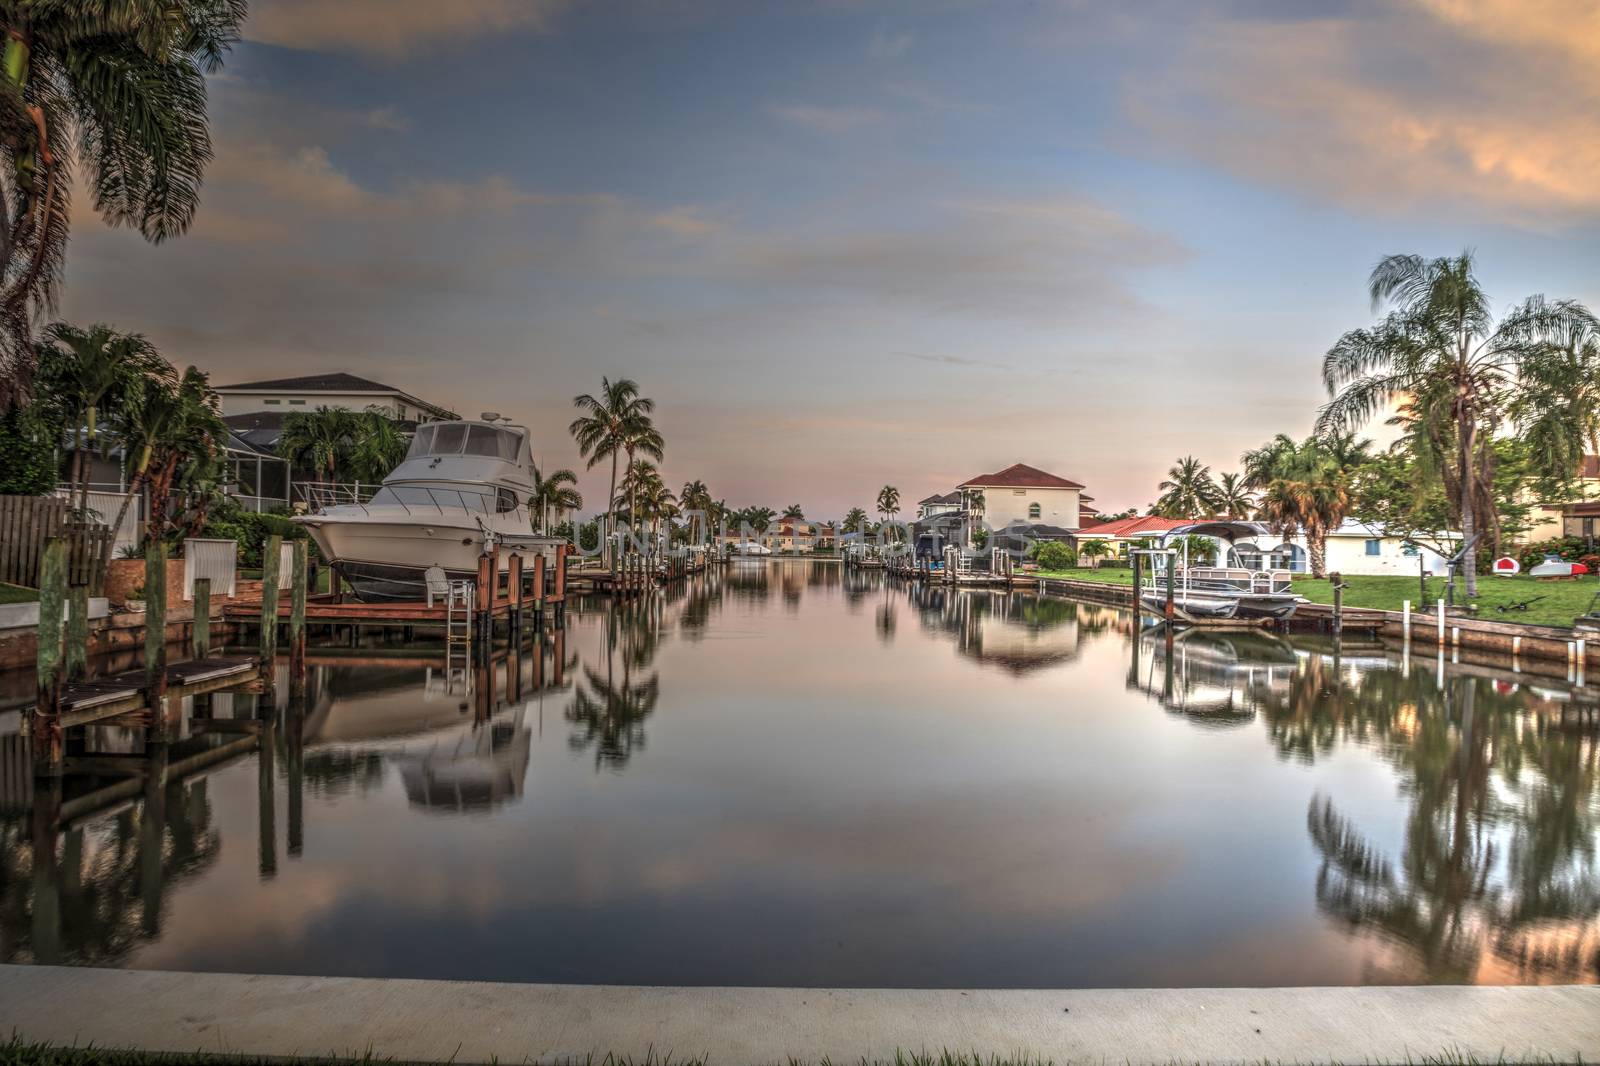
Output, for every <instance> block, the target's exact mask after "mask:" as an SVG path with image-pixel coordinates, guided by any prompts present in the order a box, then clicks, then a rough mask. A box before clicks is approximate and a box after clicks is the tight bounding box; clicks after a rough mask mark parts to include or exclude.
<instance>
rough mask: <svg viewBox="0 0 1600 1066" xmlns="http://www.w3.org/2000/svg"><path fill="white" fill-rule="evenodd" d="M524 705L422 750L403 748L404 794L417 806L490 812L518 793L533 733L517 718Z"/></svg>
mask: <svg viewBox="0 0 1600 1066" xmlns="http://www.w3.org/2000/svg"><path fill="white" fill-rule="evenodd" d="M524 713H526V711H525V708H522V707H518V708H517V709H516V710H515V711H514V712H513V713H512V714H511V715H510V716H509V717H506V718H496V719H492V720H490V721H488V722H485V723H482V724H481V725H478V726H476V727H474V728H471V729H463V730H462V731H461V732H459V733H457V734H456V736H455V737H454V739H448V738H446V739H440V740H439V741H437V742H435V743H434V744H433V746H432V747H430V748H428V749H427V750H425V751H415V752H408V753H407V754H406V755H405V756H403V757H402V760H403V761H402V762H401V764H400V780H401V781H402V782H404V783H405V788H406V798H407V799H409V800H410V801H411V802H412V803H414V804H416V805H417V806H419V807H431V808H433V809H435V810H446V811H481V810H491V809H493V808H495V807H498V806H500V805H501V804H504V803H506V802H507V801H508V800H514V799H517V798H519V797H521V795H522V782H523V779H524V778H525V777H526V776H527V774H528V759H529V752H530V749H531V747H532V745H533V734H532V733H530V732H529V731H528V728H527V726H525V725H524V724H523V722H522V717H523V715H524Z"/></svg>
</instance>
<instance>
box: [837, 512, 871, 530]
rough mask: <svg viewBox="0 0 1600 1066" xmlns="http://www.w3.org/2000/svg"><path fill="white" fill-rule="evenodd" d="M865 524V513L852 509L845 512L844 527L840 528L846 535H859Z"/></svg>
mask: <svg viewBox="0 0 1600 1066" xmlns="http://www.w3.org/2000/svg"><path fill="white" fill-rule="evenodd" d="M866 524H867V512H865V511H863V510H862V509H861V508H859V507H852V508H850V510H848V511H846V512H845V516H844V525H843V526H842V527H841V528H842V529H843V531H844V532H846V533H860V532H861V530H862V527H863V526H865V525H866Z"/></svg>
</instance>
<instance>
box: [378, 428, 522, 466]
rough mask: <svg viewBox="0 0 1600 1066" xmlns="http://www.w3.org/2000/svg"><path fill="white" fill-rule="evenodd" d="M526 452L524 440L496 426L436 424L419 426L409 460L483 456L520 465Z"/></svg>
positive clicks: (408, 456) (413, 439)
mask: <svg viewBox="0 0 1600 1066" xmlns="http://www.w3.org/2000/svg"><path fill="white" fill-rule="evenodd" d="M521 450H522V436H521V435H520V434H518V433H514V432H512V431H511V430H508V429H496V428H495V427H494V426H468V425H464V424H463V423H460V422H436V423H434V424H432V425H427V426H418V427H417V432H416V434H415V435H414V436H413V437H412V438H411V448H410V450H409V451H407V452H406V457H407V458H408V459H415V458H418V457H419V456H425V455H460V454H462V452H463V451H465V453H466V454H467V455H481V456H484V457H486V458H490V459H501V460H504V461H505V462H508V463H514V462H516V461H517V458H518V455H519V453H520V452H521Z"/></svg>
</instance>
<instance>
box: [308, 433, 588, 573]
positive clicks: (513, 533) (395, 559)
mask: <svg viewBox="0 0 1600 1066" xmlns="http://www.w3.org/2000/svg"><path fill="white" fill-rule="evenodd" d="M532 492H533V456H532V453H531V452H530V451H529V448H528V431H527V429H525V428H524V427H522V426H517V425H512V424H511V423H510V422H509V421H507V420H505V419H502V418H501V417H500V416H498V415H495V414H485V415H484V416H483V417H482V418H481V419H478V420H475V421H474V420H467V421H459V422H432V423H429V424H427V425H423V426H419V427H417V432H416V435H415V436H414V437H412V439H411V449H410V451H408V452H407V453H406V457H405V459H404V460H403V461H402V462H401V463H400V465H399V466H397V467H395V468H394V470H393V471H391V472H390V473H389V476H388V477H386V478H384V479H383V486H382V487H381V488H379V489H378V491H377V493H375V494H374V495H373V497H372V498H371V499H370V500H366V501H364V502H358V501H354V500H352V499H350V498H349V497H348V496H346V497H344V498H343V499H341V498H339V497H338V496H337V495H335V494H334V493H332V492H322V493H319V492H317V491H316V490H315V489H313V490H312V493H311V502H312V505H313V509H312V512H311V513H310V514H306V515H300V516H298V517H296V518H295V519H294V520H295V521H296V522H298V523H300V524H301V525H303V526H305V527H306V529H307V530H308V531H309V532H310V534H311V537H312V539H314V540H315V541H316V542H317V547H318V549H320V550H321V552H322V554H323V556H324V557H325V558H326V559H328V560H329V561H330V563H331V565H332V566H333V568H334V569H335V570H337V571H338V572H339V574H340V575H341V576H342V577H343V578H344V579H345V580H346V581H347V582H349V583H350V586H351V587H352V588H353V589H354V590H355V594H356V595H357V596H358V597H360V598H361V599H362V600H365V601H369V602H370V601H383V600H420V599H422V598H423V597H424V595H425V586H424V583H423V575H424V573H425V572H426V571H427V569H428V568H429V567H431V566H438V567H441V568H442V569H443V570H444V571H445V573H446V574H447V575H449V577H450V578H452V579H465V578H470V577H472V576H473V575H475V574H477V572H478V557H479V556H480V555H482V554H483V553H484V551H485V550H486V549H487V548H488V547H489V546H493V545H497V546H499V548H500V549H501V556H500V565H501V568H502V569H504V568H506V567H508V566H509V565H510V554H511V552H513V551H515V552H520V553H522V554H523V555H524V556H531V555H536V554H542V555H544V556H545V557H546V560H547V564H548V561H553V560H554V558H555V553H556V548H557V546H559V545H560V544H561V543H562V542H561V540H560V539H559V538H555V537H544V536H538V535H535V533H534V531H533V522H532V519H531V517H530V511H529V508H528V497H529V496H530V495H531V494H532Z"/></svg>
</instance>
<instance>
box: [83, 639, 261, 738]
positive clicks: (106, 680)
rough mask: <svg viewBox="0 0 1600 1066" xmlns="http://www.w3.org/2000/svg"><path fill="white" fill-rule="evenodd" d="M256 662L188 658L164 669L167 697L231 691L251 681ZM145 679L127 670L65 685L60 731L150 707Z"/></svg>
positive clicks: (142, 673)
mask: <svg viewBox="0 0 1600 1066" xmlns="http://www.w3.org/2000/svg"><path fill="white" fill-rule="evenodd" d="M259 668H260V663H259V661H258V660H257V659H256V658H255V657H254V656H247V657H243V658H209V659H191V660H189V661H187V662H181V663H173V664H171V665H169V666H168V667H167V675H166V685H165V693H166V696H167V698H169V699H171V698H174V697H176V698H180V699H181V698H182V697H184V696H204V695H208V694H210V693H213V692H221V691H223V690H224V689H235V688H238V687H239V686H240V685H241V684H244V683H248V682H250V681H252V680H254V679H255V677H256V675H257V674H258V673H259V672H260V669H259ZM147 685H148V679H147V676H146V673H145V671H144V670H129V671H126V672H124V673H120V674H112V675H110V676H109V677H100V678H95V679H93V680H86V681H74V682H70V683H68V684H67V685H66V686H64V687H63V688H62V691H61V713H60V715H59V720H60V725H61V727H62V728H66V727H68V726H75V725H87V724H89V723H91V722H98V721H101V720H103V719H106V718H115V717H117V716H119V715H124V714H128V713H130V712H134V711H144V710H148V709H149V708H150V701H149V694H148V688H147Z"/></svg>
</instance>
